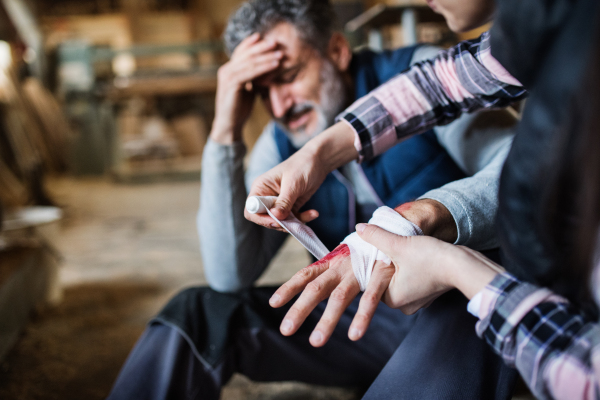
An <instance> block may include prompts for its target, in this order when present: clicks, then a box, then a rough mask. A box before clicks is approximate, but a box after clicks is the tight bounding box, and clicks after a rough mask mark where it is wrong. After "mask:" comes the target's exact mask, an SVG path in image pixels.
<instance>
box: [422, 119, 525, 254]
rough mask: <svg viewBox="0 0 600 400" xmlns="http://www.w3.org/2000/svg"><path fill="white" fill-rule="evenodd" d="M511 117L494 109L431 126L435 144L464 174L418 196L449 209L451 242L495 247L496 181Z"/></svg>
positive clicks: (508, 141)
mask: <svg viewBox="0 0 600 400" xmlns="http://www.w3.org/2000/svg"><path fill="white" fill-rule="evenodd" d="M514 122H515V120H514V118H513V117H512V116H510V114H509V113H508V112H505V111H493V112H484V113H477V114H468V115H464V116H463V117H461V118H460V119H459V120H457V121H455V122H454V123H452V124H450V125H447V126H445V127H438V128H436V129H435V131H436V135H437V137H438V141H439V142H440V144H441V145H442V146H444V148H445V149H446V150H447V151H448V153H449V154H450V156H451V157H452V158H453V159H454V161H455V162H456V163H457V164H458V166H459V167H461V169H462V170H463V171H464V172H465V173H466V174H467V175H469V177H468V178H464V179H460V180H458V181H454V182H450V183H448V184H446V185H444V186H442V187H441V188H439V189H434V190H430V191H429V192H427V193H425V194H424V195H423V196H421V198H425V199H433V200H437V201H439V202H440V203H442V204H443V205H444V206H445V207H446V208H447V209H448V210H449V211H450V213H451V214H452V217H453V218H454V221H455V222H456V227H457V230H458V238H457V240H456V242H455V244H460V245H465V246H469V247H471V248H473V249H475V250H487V249H492V248H495V247H498V240H497V236H496V225H495V221H496V212H497V210H498V186H499V182H500V172H501V171H502V166H503V165H504V161H505V160H506V156H507V155H508V152H509V150H510V147H511V145H512V140H513V137H514V130H513V129H514V128H513V125H514Z"/></svg>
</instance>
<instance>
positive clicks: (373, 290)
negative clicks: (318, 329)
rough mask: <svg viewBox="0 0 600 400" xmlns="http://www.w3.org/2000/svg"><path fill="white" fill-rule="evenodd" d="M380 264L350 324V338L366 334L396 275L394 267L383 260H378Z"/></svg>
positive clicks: (375, 269)
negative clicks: (382, 298)
mask: <svg viewBox="0 0 600 400" xmlns="http://www.w3.org/2000/svg"><path fill="white" fill-rule="evenodd" d="M378 264H379V265H377V264H376V266H375V267H374V268H373V274H372V275H371V279H370V280H369V284H368V285H367V290H365V292H364V293H363V295H362V298H361V299H360V303H359V305H358V310H357V311H356V315H355V316H354V319H353V320H352V323H351V324H350V329H349V330H348V337H349V338H350V340H353V341H356V340H358V339H360V338H362V337H363V336H364V334H365V332H366V331H367V329H368V328H369V325H370V324H371V320H372V319H373V315H375V311H377V306H378V305H379V301H380V300H381V297H382V296H383V294H384V293H385V291H386V290H387V288H388V286H389V284H390V280H391V279H392V276H393V275H394V267H392V266H387V267H385V266H384V265H382V264H383V262H381V261H378Z"/></svg>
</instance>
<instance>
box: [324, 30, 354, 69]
mask: <svg viewBox="0 0 600 400" xmlns="http://www.w3.org/2000/svg"><path fill="white" fill-rule="evenodd" d="M327 53H328V56H329V59H330V60H331V62H333V64H334V65H335V66H336V67H337V69H338V70H339V71H341V72H346V71H347V70H348V67H349V65H350V60H352V50H350V43H348V41H347V40H346V38H345V37H344V35H342V33H340V32H333V35H331V39H330V40H329V49H328V50H327Z"/></svg>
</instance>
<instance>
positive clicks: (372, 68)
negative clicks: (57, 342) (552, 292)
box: [110, 0, 515, 399]
mask: <svg viewBox="0 0 600 400" xmlns="http://www.w3.org/2000/svg"><path fill="white" fill-rule="evenodd" d="M332 26H333V14H332V10H331V6H330V5H329V3H328V2H326V1H319V0H315V1H301V0H285V1H282V0H254V1H251V2H248V3H244V4H243V5H242V6H241V8H240V9H239V10H238V11H237V12H236V13H235V14H234V15H233V16H232V17H231V19H230V21H229V24H228V27H227V30H226V34H225V41H226V45H227V47H228V50H229V51H230V52H231V59H230V61H229V62H228V63H227V64H225V65H224V66H223V67H222V68H221V69H220V71H219V82H218V91H217V99H216V116H215V120H214V123H213V129H212V131H211V135H210V140H209V143H208V144H207V146H206V148H205V153H204V159H203V169H202V193H201V208H200V212H199V219H198V228H199V233H200V238H201V245H202V255H203V259H204V268H205V272H206V277H207V279H208V282H209V284H210V286H211V289H209V288H194V289H189V290H186V291H184V292H182V293H181V294H179V295H178V296H176V297H175V298H174V299H173V300H172V301H171V302H170V303H169V304H168V305H167V306H166V307H165V309H164V310H163V311H162V312H161V313H160V314H159V316H158V317H157V318H155V319H154V320H153V322H152V324H151V325H150V326H149V327H148V329H147V330H146V332H145V333H144V335H143V336H142V338H141V339H140V341H139V342H138V344H137V345H136V348H135V349H134V350H133V352H132V354H131V355H130V357H129V359H128V361H127V362H126V364H125V366H124V367H123V370H122V371H121V374H120V376H119V378H118V380H117V382H116V384H115V387H114V389H113V392H112V394H111V397H110V398H111V399H120V398H202V399H216V398H218V396H219V393H220V389H221V386H222V385H223V384H225V383H226V382H227V380H228V379H229V377H230V376H231V375H232V374H233V372H240V373H243V374H244V375H246V376H248V377H249V378H251V379H253V380H258V381H281V380H296V381H303V382H308V383H315V384H322V385H338V386H357V387H362V388H365V389H366V388H367V387H369V386H371V390H370V392H369V393H375V394H376V395H375V396H376V397H379V398H407V399H414V398H419V399H428V398H431V399H440V398H441V399H451V398H460V399H469V398H473V399H475V398H477V399H479V398H486V399H488V398H489V399H505V398H508V397H509V396H510V393H511V389H512V382H513V379H514V376H515V373H514V371H513V370H511V369H508V368H506V367H504V366H502V365H501V362H500V359H499V358H497V357H496V356H495V355H493V354H492V353H491V352H490V351H489V350H487V349H486V346H485V345H484V344H482V343H481V342H480V341H479V340H478V339H477V337H476V335H475V334H474V333H473V332H472V326H473V323H474V319H473V318H472V317H471V316H469V315H468V314H467V312H466V310H465V304H466V302H465V301H464V300H462V299H460V296H457V295H456V294H453V293H450V294H449V295H446V296H443V297H442V298H440V299H439V300H438V301H436V302H435V303H434V304H432V305H431V307H430V308H428V309H426V310H423V311H421V312H420V313H418V314H415V315H413V316H406V315H404V314H402V313H400V312H398V311H394V310H391V309H389V308H386V307H385V306H380V307H379V308H378V309H377V312H376V314H375V317H374V318H373V321H372V323H371V327H370V329H369V331H368V332H367V333H366V334H365V335H364V337H363V338H362V339H361V340H360V341H358V342H352V341H350V340H349V339H348V337H347V331H348V327H349V324H350V321H351V319H352V316H353V315H354V313H355V311H356V308H357V305H358V300H355V301H353V302H352V303H351V304H350V306H349V308H348V310H347V311H346V312H345V313H344V314H343V316H342V318H341V320H340V322H339V323H338V327H337V328H336V330H335V331H334V332H333V335H332V337H331V338H330V339H329V342H328V344H327V345H326V346H324V347H321V348H315V347H312V346H311V345H310V344H309V342H308V340H309V339H308V337H309V334H310V325H311V324H312V325H314V323H315V322H316V321H318V320H319V319H320V318H321V316H322V314H323V310H324V309H325V305H326V304H320V305H319V306H317V308H316V309H315V310H314V311H313V312H312V313H311V314H310V315H309V316H308V318H307V321H308V323H306V324H305V326H309V328H306V329H305V328H300V330H299V331H298V332H296V333H295V335H293V336H290V337H284V336H282V335H281V334H280V333H279V331H278V325H279V322H280V321H281V320H282V317H283V315H285V312H286V309H285V308H281V309H272V308H271V307H270V306H269V305H268V299H269V298H270V297H271V295H272V294H273V292H274V290H275V288H252V284H253V283H254V281H255V280H256V279H257V278H258V277H259V276H260V275H261V274H262V273H263V272H264V270H265V269H266V267H267V266H268V264H269V262H270V261H271V259H272V258H273V256H274V255H275V253H276V252H277V251H278V250H279V248H280V247H281V245H282V244H283V242H284V241H285V239H286V235H285V234H283V233H281V232H277V231H274V230H268V229H265V228H263V227H260V226H257V225H255V224H253V223H251V222H249V221H247V220H245V219H244V218H243V212H244V203H245V200H246V196H247V187H249V186H250V184H251V183H252V181H253V180H254V179H255V178H256V177H257V176H258V175H260V174H262V173H263V172H265V171H267V170H269V169H270V168H272V167H273V166H275V165H277V164H279V163H280V162H282V161H283V160H285V159H287V158H288V157H289V156H291V155H292V154H293V153H294V152H295V151H296V150H297V149H298V148H300V147H302V145H303V144H304V143H306V142H307V141H308V140H309V139H311V138H312V137H314V136H315V135H317V134H318V133H319V132H321V131H323V130H324V129H326V128H327V127H329V126H330V125H332V124H333V122H334V119H335V116H336V115H337V114H338V113H339V112H340V111H342V110H343V109H344V108H345V107H346V106H348V105H349V104H350V103H352V101H354V100H355V99H357V98H359V97H361V96H363V95H365V94H367V93H368V92H369V91H371V90H373V89H375V88H376V87H377V86H379V85H380V84H382V83H384V82H385V81H387V80H388V79H390V78H392V77H393V76H394V75H396V74H397V73H399V72H401V71H402V70H404V69H406V68H407V67H408V66H409V65H410V64H412V63H415V62H417V61H419V60H423V59H427V58H430V57H433V56H435V54H436V50H435V49H433V48H431V47H426V46H423V47H417V48H406V49H400V50H398V51H394V52H385V53H381V54H376V53H373V52H362V53H358V54H352V52H351V50H350V48H349V46H348V44H347V42H346V41H345V39H344V38H343V36H342V35H341V34H339V33H336V32H333V28H332ZM256 95H258V96H260V97H261V98H262V100H263V101H264V103H265V105H266V107H267V109H268V110H269V111H270V112H271V114H272V116H273V121H272V122H271V123H269V124H268V125H267V126H266V127H265V130H264V132H263V134H262V135H261V137H260V138H259V140H258V142H257V143H256V145H255V148H254V150H253V152H252V155H251V157H250V162H249V165H248V169H247V171H246V173H245V175H244V168H243V159H244V155H245V147H244V145H243V143H242V141H241V131H242V128H243V126H244V124H245V122H246V120H247V118H248V117H249V114H250V110H251V108H252V102H253V100H254V98H255V96H256ZM513 122H514V121H512V119H511V118H509V117H508V116H507V114H506V113H503V112H496V113H493V114H490V115H479V116H468V117H464V118H463V119H461V120H459V121H457V122H455V123H454V124H452V125H451V126H448V127H446V128H440V129H437V130H436V131H431V132H429V133H427V134H425V135H420V136H418V137H415V138H413V139H410V140H407V141H406V142H403V143H401V144H399V145H398V146H396V147H394V149H392V150H390V151H388V152H387V153H386V155H384V156H382V157H379V158H377V159H374V160H372V162H370V163H368V164H363V165H362V166H359V165H358V164H357V163H355V162H352V163H349V164H347V165H345V166H343V167H342V168H340V169H339V170H337V171H334V172H333V173H332V174H330V175H329V176H327V178H326V180H325V183H324V184H323V185H322V187H321V188H320V189H319V191H317V192H316V193H315V194H314V196H313V197H312V198H311V199H310V201H309V203H308V204H307V206H306V208H307V209H308V210H309V211H305V212H303V213H300V214H298V216H299V218H300V219H301V220H303V221H305V222H307V223H308V224H309V225H310V226H311V227H312V229H313V230H314V231H315V233H316V234H317V235H318V236H319V237H320V239H321V240H322V241H323V242H324V244H325V245H326V246H327V247H328V248H330V249H333V248H334V247H335V246H336V245H337V244H338V243H339V242H340V241H341V240H342V239H343V238H344V237H345V236H346V235H348V234H349V233H351V232H352V231H353V230H354V225H355V223H357V222H361V221H362V222H364V221H366V220H368V219H369V218H370V216H371V214H372V213H373V211H374V210H375V209H376V208H377V207H379V206H381V205H384V204H385V205H388V206H390V207H396V206H398V205H402V204H406V203H407V202H410V203H409V205H408V206H404V207H401V208H400V209H399V212H400V213H401V214H402V215H403V216H404V217H405V218H406V219H408V220H410V221H411V222H413V223H414V224H416V225H418V226H419V227H420V228H421V229H422V231H423V232H424V233H425V234H428V235H432V236H435V237H438V238H440V239H444V240H447V241H451V242H456V243H459V244H465V245H469V246H471V247H474V248H476V249H479V250H485V249H492V248H494V247H495V245H496V238H495V236H494V235H493V230H494V227H493V216H494V214H495V211H496V204H497V199H496V192H497V185H498V175H499V171H500V168H501V166H502V164H503V162H504V158H505V157H506V154H507V152H508V150H509V148H510V143H511V140H512V133H511V131H510V130H509V129H508V128H507V127H509V126H511V125H512V123H513ZM473 131H477V134H474V132H473ZM472 137H477V140H476V141H474V140H472ZM331 157H332V158H335V157H336V154H331ZM244 181H245V182H244ZM440 187H441V188H440ZM417 198H419V200H418V201H414V202H413V200H414V199H417ZM314 210H316V211H317V212H318V214H317V212H315V211H314ZM317 215H318V218H317ZM311 341H312V342H314V340H312V338H311ZM313 344H315V345H316V346H320V345H322V344H320V343H318V342H317V343H313Z"/></svg>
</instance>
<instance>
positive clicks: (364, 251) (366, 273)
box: [342, 206, 423, 292]
mask: <svg viewBox="0 0 600 400" xmlns="http://www.w3.org/2000/svg"><path fill="white" fill-rule="evenodd" d="M369 224H372V225H377V226H378V227H380V228H382V229H385V230H386V231H388V232H391V233H395V234H396V235H400V236H417V235H422V234H423V231H421V228H419V227H418V226H417V225H415V224H413V223H412V222H410V221H409V220H407V219H406V218H404V217H403V216H402V215H400V214H399V213H397V212H396V211H394V210H392V209H391V208H389V207H385V206H384V207H379V208H378V209H377V210H375V213H373V217H371V219H370V220H369ZM342 243H345V244H347V245H348V248H349V249H350V258H351V260H352V269H353V270H354V275H355V276H356V280H357V281H358V283H359V285H360V290H361V291H363V292H364V291H365V289H366V288H367V285H368V283H369V280H370V279H371V274H372V273H373V266H374V265H375V261H378V260H379V261H383V262H385V263H386V264H388V265H389V264H391V263H392V260H390V258H389V257H388V256H386V255H385V254H383V253H382V252H381V251H379V250H378V249H377V248H376V247H375V246H373V245H372V244H370V243H367V242H365V241H364V240H362V239H361V238H360V237H359V236H358V234H357V233H356V232H354V233H352V234H350V235H348V236H346V239H344V241H343V242H342Z"/></svg>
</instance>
